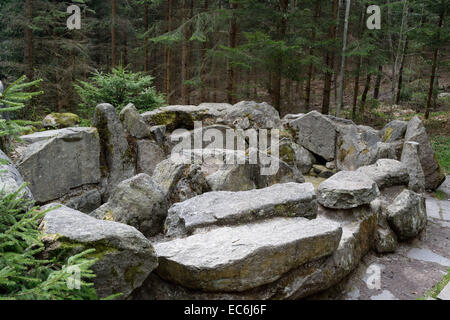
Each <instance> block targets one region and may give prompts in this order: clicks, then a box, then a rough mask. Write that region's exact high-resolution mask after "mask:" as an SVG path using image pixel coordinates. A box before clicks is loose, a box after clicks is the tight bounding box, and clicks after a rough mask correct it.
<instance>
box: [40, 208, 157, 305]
mask: <svg viewBox="0 0 450 320" xmlns="http://www.w3.org/2000/svg"><path fill="white" fill-rule="evenodd" d="M50 208H53V209H52V210H51V211H49V212H48V213H47V214H46V215H45V217H44V219H43V221H42V223H41V225H40V229H41V230H42V232H43V234H44V237H43V242H44V243H45V244H46V252H45V254H46V255H49V256H50V257H53V256H59V257H62V258H66V257H67V258H68V257H70V256H71V255H74V254H78V253H80V252H82V251H84V250H87V249H95V252H94V253H92V257H93V258H96V259H97V261H96V262H95V264H94V265H93V266H92V270H93V271H94V273H95V278H94V279H93V282H94V287H95V289H96V291H97V294H98V296H99V297H101V298H103V297H108V296H110V295H112V294H117V293H122V296H121V298H127V297H128V295H130V293H131V292H132V291H133V290H134V289H136V288H138V287H140V285H141V284H142V282H143V281H144V280H145V279H146V278H147V277H148V275H149V274H150V273H151V272H152V271H153V270H154V269H155V268H156V266H157V265H158V258H157V257H156V255H155V251H154V250H153V247H152V245H151V243H150V241H148V240H147V239H146V238H145V237H144V236H143V235H142V234H141V233H140V232H139V231H137V230H136V229H135V228H133V227H130V226H127V225H125V224H121V223H117V222H112V221H102V220H97V219H95V218H92V217H89V216H88V215H86V214H83V213H81V212H79V211H76V210H73V209H70V208H67V207H65V206H60V207H59V206H58V204H56V203H53V204H49V205H47V206H46V207H44V208H43V209H50ZM89 258H90V256H89Z"/></svg>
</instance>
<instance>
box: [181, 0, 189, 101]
mask: <svg viewBox="0 0 450 320" xmlns="http://www.w3.org/2000/svg"><path fill="white" fill-rule="evenodd" d="M187 20H188V0H183V21H182V23H183V24H185V23H186V21H187ZM188 37H189V35H188V27H187V26H186V25H185V26H184V27H183V43H182V45H181V100H182V101H183V103H184V104H186V105H187V104H189V97H188V86H187V84H186V81H187V80H188V75H187V73H188V71H187V70H188Z"/></svg>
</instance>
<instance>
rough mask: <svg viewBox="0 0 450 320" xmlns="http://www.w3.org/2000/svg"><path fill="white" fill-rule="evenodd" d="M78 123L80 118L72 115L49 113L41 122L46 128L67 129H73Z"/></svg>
mask: <svg viewBox="0 0 450 320" xmlns="http://www.w3.org/2000/svg"><path fill="white" fill-rule="evenodd" d="M79 123H80V117H78V116H77V115H76V114H74V113H56V112H53V113H50V114H49V115H47V116H46V117H45V118H44V120H43V121H42V125H43V126H44V127H46V128H59V129H60V128H69V127H75V126H77V125H78V124H79Z"/></svg>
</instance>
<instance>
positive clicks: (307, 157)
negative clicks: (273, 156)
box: [279, 139, 316, 174]
mask: <svg viewBox="0 0 450 320" xmlns="http://www.w3.org/2000/svg"><path fill="white" fill-rule="evenodd" d="M279 154H280V159H281V160H283V161H284V162H286V163H287V164H288V165H289V166H291V167H294V166H295V167H297V168H298V169H299V170H300V171H301V173H302V174H306V173H308V172H309V170H311V168H312V165H313V164H314V163H316V159H315V157H314V155H313V154H312V153H311V152H309V151H308V150H306V149H305V148H303V147H302V146H300V145H298V144H296V143H295V142H293V141H291V140H287V139H284V140H281V141H280V143H279Z"/></svg>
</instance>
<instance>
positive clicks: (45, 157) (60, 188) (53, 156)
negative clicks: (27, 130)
mask: <svg viewBox="0 0 450 320" xmlns="http://www.w3.org/2000/svg"><path fill="white" fill-rule="evenodd" d="M52 134H54V135H53V137H51V138H49V139H44V140H41V141H38V142H35V143H32V144H30V145H29V146H28V147H26V148H24V149H23V150H22V151H21V153H20V157H19V160H18V163H17V168H18V170H19V172H20V173H21V174H22V176H23V178H24V180H25V181H26V182H29V183H30V186H29V187H30V189H31V192H32V193H33V195H34V198H35V200H36V201H37V202H38V203H45V202H48V201H51V200H55V199H58V198H60V197H62V196H63V195H65V194H67V193H68V192H69V191H70V190H72V189H75V188H77V187H80V186H83V185H86V184H96V183H98V182H100V141H99V135H98V132H97V130H96V129H95V128H70V129H62V130H57V131H56V132H53V133H52Z"/></svg>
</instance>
